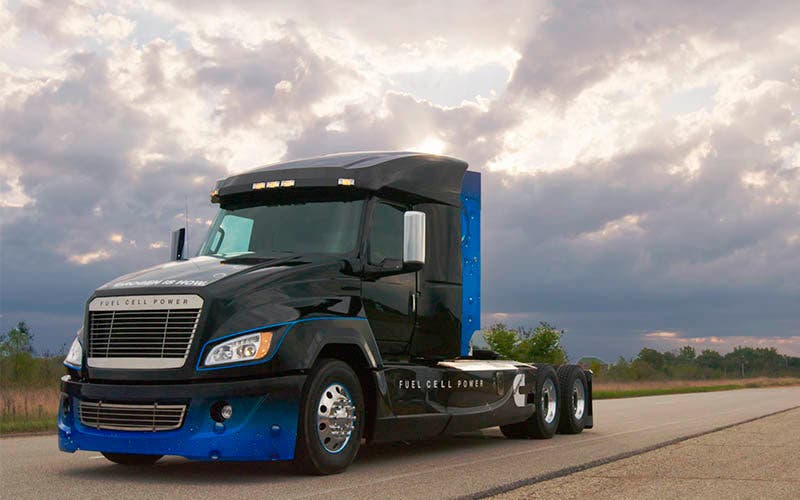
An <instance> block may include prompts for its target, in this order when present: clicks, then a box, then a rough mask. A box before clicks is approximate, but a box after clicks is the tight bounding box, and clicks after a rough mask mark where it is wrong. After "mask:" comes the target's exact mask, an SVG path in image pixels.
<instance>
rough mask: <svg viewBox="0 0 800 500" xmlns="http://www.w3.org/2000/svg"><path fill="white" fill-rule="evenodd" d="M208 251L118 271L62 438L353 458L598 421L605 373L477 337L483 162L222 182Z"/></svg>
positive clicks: (89, 319) (420, 161)
mask: <svg viewBox="0 0 800 500" xmlns="http://www.w3.org/2000/svg"><path fill="white" fill-rule="evenodd" d="M211 201H212V203H215V204H218V205H219V211H218V213H217V215H216V217H215V219H214V220H213V221H212V223H211V225H210V227H209V231H208V235H207V237H206V238H205V240H204V241H203V243H202V245H201V246H200V249H199V251H198V253H197V255H195V256H193V257H191V258H186V257H185V256H184V253H186V252H185V250H186V249H185V248H184V246H185V245H184V244H185V234H184V232H183V230H179V231H177V232H174V233H173V245H172V250H171V251H172V255H171V260H170V261H169V262H167V263H165V264H163V265H158V266H155V267H152V268H149V269H144V270H141V271H137V272H134V273H131V274H127V275H125V276H122V277H119V278H117V279H114V280H113V281H111V282H109V283H106V284H105V285H102V286H101V287H99V288H98V289H97V290H96V291H95V292H94V293H93V294H92V295H91V297H89V298H88V300H87V302H86V307H85V312H84V322H83V326H82V327H81V329H80V330H79V331H78V333H77V335H76V338H75V340H74V342H73V343H72V346H71V348H70V350H69V352H68V355H67V357H66V359H65V361H64V364H65V366H66V371H67V373H66V375H65V376H64V377H63V378H62V381H61V399H60V406H59V413H58V441H59V448H60V449H61V450H62V451H65V452H70V453H72V452H75V451H76V450H91V451H97V452H101V453H102V454H103V455H104V456H105V457H106V458H108V459H109V460H111V461H112V462H116V463H118V464H123V465H149V464H154V463H155V462H156V461H158V460H159V459H160V458H161V457H163V456H165V455H177V456H182V457H185V458H188V459H191V460H201V461H289V460H293V461H294V462H295V463H296V464H297V465H298V466H299V467H300V468H301V469H302V470H304V471H307V472H309V473H313V474H333V473H338V472H341V471H343V470H345V469H346V468H347V467H348V465H349V464H350V463H351V462H352V461H353V460H354V458H355V456H356V454H357V452H358V450H359V447H360V446H361V445H362V442H364V443H377V442H387V441H408V440H419V439H427V438H433V437H436V436H441V435H448V434H454V433H463V432H469V431H476V430H478V429H484V428H489V427H495V426H499V427H500V430H501V431H502V433H503V435H505V436H506V437H508V438H512V439H532V438H537V439H547V438H551V437H552V436H553V435H554V434H555V433H556V432H560V433H563V434H577V433H580V432H581V431H583V429H587V428H591V427H592V426H593V410H592V374H591V372H590V371H587V370H583V369H582V368H580V367H578V366H576V365H563V366H558V367H554V366H550V365H546V364H535V363H534V364H531V363H521V362H516V361H513V360H505V359H500V357H499V356H498V355H496V354H495V353H493V352H491V351H490V350H488V349H478V348H472V347H471V344H470V341H471V339H472V337H473V335H475V334H476V332H478V331H479V330H480V314H481V309H480V303H481V286H480V285H481V252H480V234H481V176H480V173H478V172H473V171H469V170H468V165H467V163H465V162H464V161H461V160H458V159H455V158H450V157H446V156H438V155H430V154H423V153H413V152H359V153H343V154H332V155H325V156H320V157H316V158H309V159H302V160H295V161H288V162H281V163H277V164H272V165H267V166H264V167H260V168H257V169H254V170H251V171H248V172H245V173H241V174H237V175H231V176H230V177H227V178H225V179H222V180H219V181H218V182H217V184H216V187H215V188H214V189H213V191H212V192H211Z"/></svg>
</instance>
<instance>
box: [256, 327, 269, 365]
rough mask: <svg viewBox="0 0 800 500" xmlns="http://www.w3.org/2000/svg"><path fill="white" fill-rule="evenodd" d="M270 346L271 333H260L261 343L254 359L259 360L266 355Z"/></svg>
mask: <svg viewBox="0 0 800 500" xmlns="http://www.w3.org/2000/svg"><path fill="white" fill-rule="evenodd" d="M271 344H272V332H261V342H259V344H258V352H257V353H256V356H255V359H261V358H263V357H264V356H266V355H267V352H268V351H269V346H270V345H271Z"/></svg>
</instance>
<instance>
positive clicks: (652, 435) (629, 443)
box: [0, 387, 800, 499]
mask: <svg viewBox="0 0 800 500" xmlns="http://www.w3.org/2000/svg"><path fill="white" fill-rule="evenodd" d="M798 406H800V387H787V388H775V389H746V390H739V391H726V392H715V393H705V394H683V395H675V396H654V397H647V398H635V399H621V400H607V401H597V402H596V403H595V428H594V429H592V430H589V431H586V432H584V433H583V434H581V435H578V436H556V437H555V438H554V439H552V440H547V441H512V440H506V439H504V438H503V437H502V436H501V435H500V432H499V430H498V429H489V430H486V431H483V432H481V433H474V434H469V435H462V436H455V437H449V438H441V439H436V440H432V441H423V442H416V443H396V444H388V445H375V446H370V447H366V448H362V452H361V453H359V457H358V459H357V460H356V462H355V463H354V464H353V465H352V466H351V467H350V469H349V470H348V471H347V472H345V473H344V474H340V475H337V476H328V477H307V476H298V475H295V474H294V473H293V471H292V469H291V467H289V466H288V465H287V464H268V463H267V464H265V463H248V464H242V463H192V462H188V461H186V460H183V459H180V458H172V457H170V458H167V459H163V460H162V461H161V462H159V463H158V464H157V465H156V466H155V467H151V468H125V467H121V466H117V465H113V464H111V463H110V462H107V461H106V460H105V459H104V458H103V457H102V456H100V455H99V454H98V453H93V452H78V453H75V454H72V455H70V454H66V453H61V452H59V451H58V449H57V444H56V437H55V436H38V437H20V438H6V439H1V440H0V485H2V486H0V497H2V498H33V497H36V498H54V497H59V498H67V497H71V498H101V497H113V498H173V497H191V498H215V499H220V498H225V499H228V498H246V497H249V498H267V497H272V498H308V497H326V498H354V497H355V498H394V499H397V498H446V497H457V496H465V495H466V496H472V495H476V494H480V493H483V492H499V491H501V490H502V489H503V488H505V487H507V486H508V485H514V484H517V485H519V484H521V482H524V481H526V480H529V479H531V478H535V477H541V476H544V475H548V474H553V473H555V472H557V471H561V470H564V469H569V468H572V467H575V466H579V465H581V464H587V463H590V462H596V461H599V460H607V459H610V458H613V457H615V456H618V455H621V454H625V453H631V452H635V451H637V450H641V449H645V448H648V447H653V446H655V445H658V444H660V443H664V442H668V441H672V440H675V439H679V438H681V437H685V436H690V435H694V434H698V433H702V432H707V431H710V430H713V429H717V428H719V427H722V426H727V425H731V424H735V423H738V422H742V421H745V420H749V419H753V418H756V417H760V416H763V415H768V414H771V413H775V412H777V411H781V410H785V409H788V408H794V407H798Z"/></svg>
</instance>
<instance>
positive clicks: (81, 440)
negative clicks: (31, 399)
mask: <svg viewBox="0 0 800 500" xmlns="http://www.w3.org/2000/svg"><path fill="white" fill-rule="evenodd" d="M304 381H305V376H303V375H297V376H285V377H276V378H271V379H264V380H257V381H240V382H226V383H211V384H181V385H163V386H162V385H117V384H89V383H79V382H73V381H71V380H64V381H63V382H62V396H61V405H60V408H59V417H58V447H59V449H61V450H62V451H66V452H70V453H71V452H75V451H77V450H90V451H99V452H110V453H133V454H143V455H178V456H182V457H186V458H188V459H192V460H221V461H233V460H236V461H251V460H252V461H256V460H292V459H293V458H294V451H295V442H296V440H297V422H298V416H299V401H300V394H301V392H302V387H303V383H304ZM81 401H92V402H97V401H102V402H103V403H128V404H137V403H140V404H141V403H146V404H151V403H153V402H158V403H159V404H186V405H187V407H186V412H185V416H184V419H183V423H182V425H181V427H180V428H178V429H175V430H167V431H119V430H105V429H97V428H95V427H90V426H86V425H84V424H82V423H81V419H80V415H79V411H80V410H79V406H80V402H81ZM218 401H225V402H227V403H228V404H229V405H231V407H232V408H233V415H232V416H231V418H230V419H228V420H226V421H225V422H224V423H218V422H215V421H214V420H213V419H212V418H211V406H212V405H213V404H214V403H216V402H218Z"/></svg>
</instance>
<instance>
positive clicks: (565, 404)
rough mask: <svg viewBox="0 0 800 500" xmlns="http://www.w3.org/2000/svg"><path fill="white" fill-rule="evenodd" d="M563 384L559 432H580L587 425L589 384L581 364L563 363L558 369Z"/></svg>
mask: <svg viewBox="0 0 800 500" xmlns="http://www.w3.org/2000/svg"><path fill="white" fill-rule="evenodd" d="M558 381H559V385H560V386H561V418H560V420H559V424H558V432H560V433H561V434H580V433H581V432H583V428H584V427H585V425H586V411H587V407H586V403H587V400H588V395H587V391H588V387H589V384H588V382H587V380H586V374H585V373H584V372H583V369H582V368H581V367H580V366H576V365H563V366H561V367H559V369H558Z"/></svg>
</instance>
